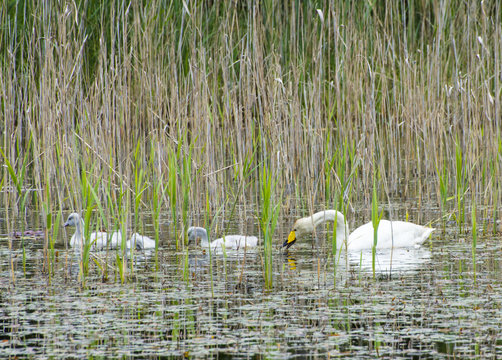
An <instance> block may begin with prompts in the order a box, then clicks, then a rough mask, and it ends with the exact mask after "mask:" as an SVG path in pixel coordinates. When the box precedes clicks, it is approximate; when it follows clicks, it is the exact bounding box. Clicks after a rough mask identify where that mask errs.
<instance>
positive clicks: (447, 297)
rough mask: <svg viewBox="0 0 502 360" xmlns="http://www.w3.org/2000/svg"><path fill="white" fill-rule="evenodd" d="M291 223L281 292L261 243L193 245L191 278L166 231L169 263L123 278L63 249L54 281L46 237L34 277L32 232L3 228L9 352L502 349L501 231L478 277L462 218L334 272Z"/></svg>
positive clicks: (278, 261) (394, 354) (145, 261)
mask: <svg viewBox="0 0 502 360" xmlns="http://www.w3.org/2000/svg"><path fill="white" fill-rule="evenodd" d="M431 217H432V216H431ZM292 220H293V219H288V220H287V221H285V224H284V225H283V227H281V228H279V229H278V237H277V239H276V243H277V249H276V251H275V252H274V288H273V289H272V290H270V291H267V290H266V289H265V287H264V281H263V274H262V261H263V260H262V254H261V252H260V251H249V252H247V253H246V255H245V256H242V255H238V254H235V253H230V252H229V253H228V254H227V257H224V256H223V255H217V256H213V257H212V258H211V259H210V258H209V256H208V254H207V253H204V252H203V251H202V250H200V249H197V250H191V251H190V254H189V256H188V267H187V268H188V273H186V274H184V269H185V255H186V254H185V253H182V252H177V251H176V250H175V249H174V248H173V246H172V245H170V244H173V242H174V241H173V239H172V234H169V232H168V231H165V232H163V233H162V241H163V244H164V245H163V246H162V250H161V252H160V254H159V263H160V268H159V270H158V271H155V268H154V262H153V256H151V255H150V256H146V258H145V257H141V256H140V257H139V261H138V262H137V263H136V265H135V272H134V275H133V276H132V278H131V280H130V281H129V282H127V283H125V284H121V283H120V282H119V281H118V280H116V279H117V278H118V274H117V273H116V272H115V271H114V270H112V269H113V261H114V260H113V259H114V256H113V254H110V256H109V257H108V259H107V261H108V262H109V264H110V266H109V267H108V269H109V273H108V278H107V279H103V276H102V272H101V270H100V268H99V267H98V266H97V265H96V264H94V263H91V271H90V277H89V278H88V279H87V281H86V286H85V287H82V286H81V283H80V282H79V281H78V277H77V273H78V271H77V270H78V269H77V267H76V266H71V265H69V264H71V263H72V261H73V253H72V252H71V251H70V252H67V251H66V250H65V249H64V246H63V245H60V244H58V256H57V263H56V268H55V275H54V276H53V277H52V278H51V281H50V283H49V281H48V276H47V275H46V274H45V273H44V272H43V270H44V267H43V264H44V260H43V251H42V240H36V239H35V240H27V250H26V255H27V263H26V274H25V273H24V272H23V266H22V252H21V251H20V250H19V245H20V240H18V239H16V240H15V241H14V249H15V250H13V251H12V253H10V251H9V250H8V247H7V241H6V240H5V238H4V237H3V239H2V240H1V242H0V274H1V277H0V291H1V292H0V329H1V332H0V355H1V356H0V357H4V358H5V357H10V358H37V359H39V358H42V359H43V358H53V357H56V358H62V357H75V358H89V357H94V358H96V357H97V358H116V357H119V356H120V357H136V356H141V357H158V358H171V357H183V356H189V357H193V358H200V357H218V358H228V357H233V358H326V357H327V356H329V357H349V356H350V357H357V358H368V359H373V358H375V357H377V356H380V357H383V358H414V359H428V358H454V357H455V358H473V357H475V356H478V357H479V358H497V357H500V356H502V338H501V337H500V335H499V334H500V333H501V332H502V331H501V321H500V320H501V318H502V311H501V303H502V280H501V277H500V272H501V271H500V270H501V261H500V253H501V250H502V249H501V247H502V246H501V242H500V235H492V234H487V235H485V236H481V238H480V239H478V249H477V273H476V282H474V274H473V272H472V271H473V267H472V254H471V243H470V235H469V234H467V235H466V234H461V235H459V233H458V230H457V228H456V225H455V224H448V225H447V229H446V232H445V234H442V233H441V231H436V232H435V233H434V234H433V236H432V243H429V242H427V243H426V245H425V246H424V247H422V248H420V249H411V250H399V251H396V253H394V254H393V261H392V263H391V262H390V256H389V254H388V253H385V252H380V253H379V254H378V259H379V263H378V266H377V273H376V279H375V280H373V275H372V270H371V260H370V259H371V256H370V255H368V253H363V254H362V255H361V254H357V255H354V254H351V255H350V256H349V257H348V258H345V256H342V257H341V258H340V260H339V261H338V264H337V271H336V275H335V273H334V267H333V260H332V257H331V256H330V254H329V252H328V251H327V249H328V248H329V246H325V247H324V248H323V249H324V250H321V251H319V250H318V249H316V248H313V247H312V243H311V241H310V240H306V241H304V242H300V243H299V244H296V245H295V246H294V247H293V248H292V251H291V252H289V253H288V254H283V253H282V251H281V250H279V245H280V244H282V242H283V239H284V236H285V235H284V234H286V233H287V231H288V230H289V226H290V224H292ZM238 226H242V224H240V225H238ZM1 230H2V232H3V233H5V231H4V230H5V229H3V228H2V229H1ZM249 230H250V231H253V228H251V229H249ZM254 231H255V232H256V233H257V231H258V230H257V228H254ZM68 235H70V234H68ZM61 242H62V241H61ZM61 242H60V243H61ZM11 254H12V256H13V262H14V264H15V268H16V272H15V278H16V279H15V281H16V282H15V286H13V285H12V281H11V276H12V273H11V270H10V264H9V261H10V255H11ZM100 256H104V255H103V254H101V255H100ZM391 265H392V266H391ZM211 269H212V277H211ZM185 275H187V276H185ZM211 279H212V280H211Z"/></svg>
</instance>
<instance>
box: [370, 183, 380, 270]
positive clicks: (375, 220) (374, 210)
mask: <svg viewBox="0 0 502 360" xmlns="http://www.w3.org/2000/svg"><path fill="white" fill-rule="evenodd" d="M382 215H383V211H382V212H380V213H379V212H378V194H377V188H376V180H375V175H373V196H372V201H371V222H372V224H373V246H372V247H371V269H372V271H373V280H375V265H376V247H377V244H378V224H379V223H380V220H381V219H382Z"/></svg>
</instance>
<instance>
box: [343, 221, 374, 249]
mask: <svg viewBox="0 0 502 360" xmlns="http://www.w3.org/2000/svg"><path fill="white" fill-rule="evenodd" d="M372 246H373V223H371V222H369V223H366V224H364V225H362V226H359V227H358V228H357V229H355V230H354V231H353V232H351V233H350V235H349V240H348V249H349V250H354V251H358V250H363V249H371V247H372Z"/></svg>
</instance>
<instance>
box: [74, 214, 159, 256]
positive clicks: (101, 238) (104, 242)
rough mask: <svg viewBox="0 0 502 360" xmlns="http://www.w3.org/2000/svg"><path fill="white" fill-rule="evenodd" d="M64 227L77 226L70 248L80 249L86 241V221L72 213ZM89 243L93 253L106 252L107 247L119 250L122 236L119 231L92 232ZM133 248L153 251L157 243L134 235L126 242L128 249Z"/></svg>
mask: <svg viewBox="0 0 502 360" xmlns="http://www.w3.org/2000/svg"><path fill="white" fill-rule="evenodd" d="M64 226H65V227H67V226H75V233H74V234H73V236H72V237H71V240H70V246H71V247H73V248H77V249H80V248H81V247H82V243H83V239H84V219H82V217H81V216H80V215H79V214H77V213H72V214H70V215H69V216H68V219H67V220H66V222H65V223H64ZM89 241H90V243H91V250H93V251H96V250H104V249H106V248H107V247H108V248H109V249H118V248H120V245H121V243H122V234H121V233H120V232H119V231H115V232H112V233H107V232H103V231H97V232H92V233H91V234H90V235H89ZM131 247H134V248H135V249H139V250H140V249H152V248H155V241H154V240H152V239H150V238H149V237H148V236H144V235H140V234H138V233H134V234H133V235H132V236H131V239H130V240H128V241H127V242H126V248H127V249H130V248H131Z"/></svg>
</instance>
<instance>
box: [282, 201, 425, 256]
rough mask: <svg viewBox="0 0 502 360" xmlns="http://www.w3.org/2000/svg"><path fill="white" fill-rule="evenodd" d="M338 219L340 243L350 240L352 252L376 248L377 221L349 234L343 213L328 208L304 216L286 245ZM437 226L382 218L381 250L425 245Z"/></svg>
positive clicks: (338, 240) (295, 225)
mask: <svg viewBox="0 0 502 360" xmlns="http://www.w3.org/2000/svg"><path fill="white" fill-rule="evenodd" d="M335 219H336V246H337V248H338V249H339V248H340V247H342V246H344V244H345V239H347V250H348V251H359V250H363V249H371V248H372V247H373V223H372V222H369V223H367V224H364V225H362V226H360V227H358V228H357V229H356V230H354V232H352V233H351V234H349V226H348V225H347V223H346V222H345V217H344V216H343V214H342V213H340V212H338V211H336V210H325V211H320V212H318V213H315V214H314V215H312V216H308V217H305V218H302V219H298V220H296V222H295V224H294V225H293V230H292V231H291V232H290V233H289V236H288V239H287V240H286V241H285V242H284V244H283V245H282V246H283V247H284V246H285V247H286V249H289V247H290V246H291V245H293V244H294V243H295V242H296V239H297V238H301V237H302V236H304V235H306V234H308V233H312V232H313V231H314V229H315V228H316V227H317V226H319V225H321V224H323V223H325V222H326V221H335ZM434 230H435V229H433V228H429V227H424V226H421V225H417V224H413V223H410V222H406V221H389V220H380V223H379V224H378V233H377V246H376V248H377V249H388V248H392V247H394V248H402V247H410V246H415V247H418V246H420V244H422V243H423V242H424V241H425V240H426V239H427V238H428V237H429V235H430V234H431V233H432V232H433V231H434Z"/></svg>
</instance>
